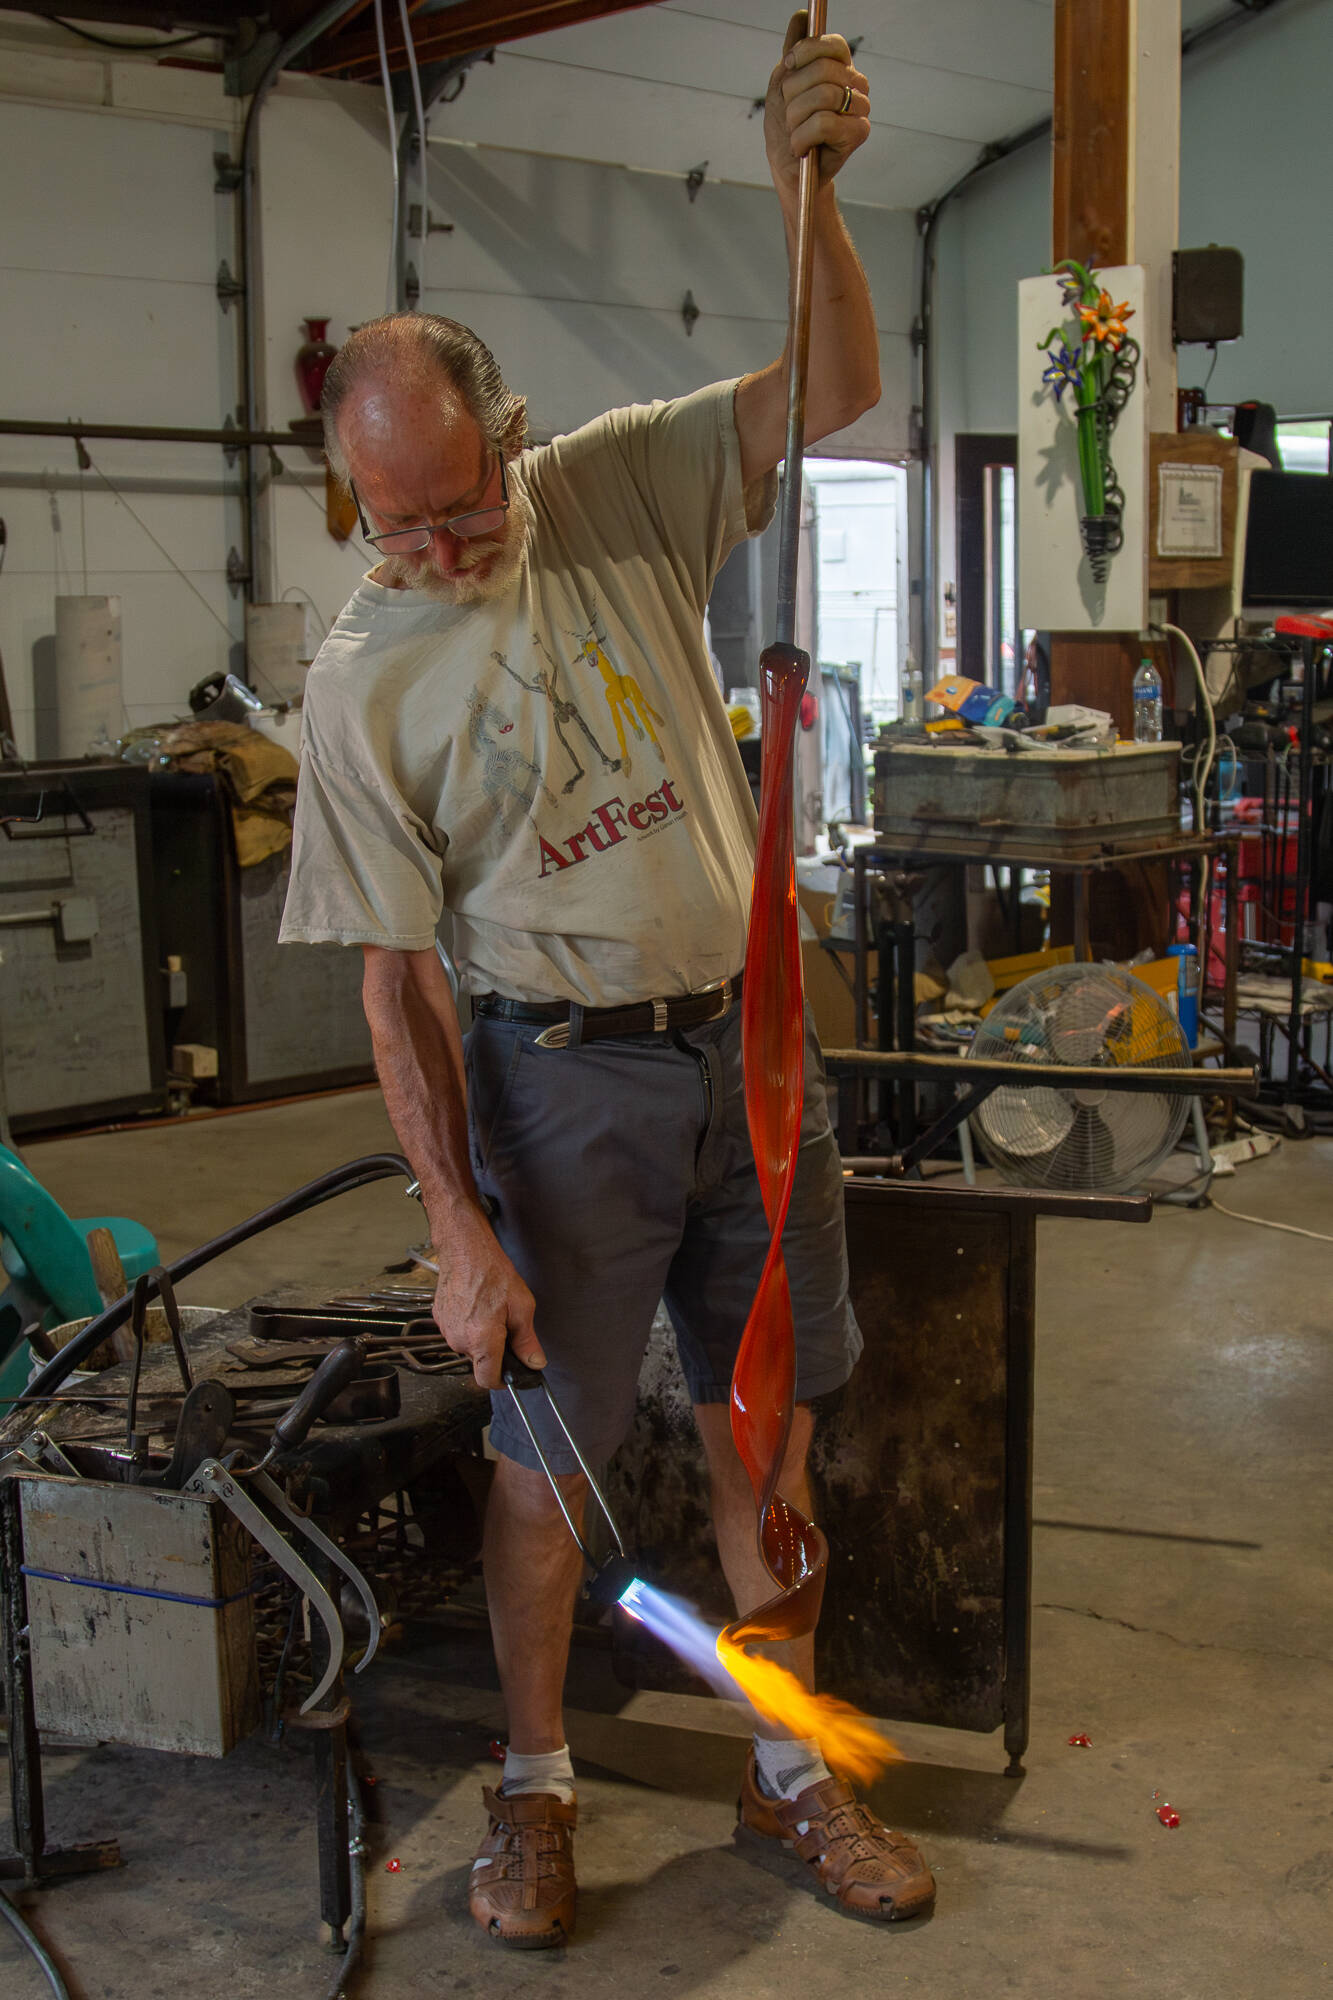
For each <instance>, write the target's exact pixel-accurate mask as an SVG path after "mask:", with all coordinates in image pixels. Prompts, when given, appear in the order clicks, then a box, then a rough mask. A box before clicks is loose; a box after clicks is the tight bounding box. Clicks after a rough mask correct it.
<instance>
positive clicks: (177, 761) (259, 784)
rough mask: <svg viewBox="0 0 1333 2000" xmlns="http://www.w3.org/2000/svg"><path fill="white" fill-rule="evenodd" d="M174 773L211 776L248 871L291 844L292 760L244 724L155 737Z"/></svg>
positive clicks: (180, 727)
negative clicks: (216, 777)
mask: <svg viewBox="0 0 1333 2000" xmlns="http://www.w3.org/2000/svg"><path fill="white" fill-rule="evenodd" d="M158 744H159V747H160V751H161V754H162V756H163V757H168V758H170V760H171V764H172V767H173V768H174V769H175V770H177V771H216V772H217V773H218V774H219V776H220V777H221V779H222V783H223V786H224V789H225V790H226V792H227V795H228V799H229V802H230V805H231V828H232V838H233V839H234V841H235V843H236V860H237V863H238V864H239V866H240V867H242V868H253V867H255V866H256V865H257V863H259V862H260V861H267V859H268V857H269V856H270V855H271V854H281V853H283V852H284V851H285V850H286V849H287V848H288V847H289V846H290V845H291V838H292V808H293V806H294V805H295V803H296V772H297V764H296V759H295V757H293V755H292V753H291V751H290V750H285V749H284V748H283V746H282V744H281V743H274V742H273V741H272V740H271V739H270V738H269V737H267V736H263V735H261V734H260V732H259V730H257V729H251V727H250V725H249V724H248V723H246V722H181V723H177V724H175V725H174V726H172V727H171V728H167V729H163V730H161V731H159V732H158Z"/></svg>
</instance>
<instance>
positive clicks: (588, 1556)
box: [500, 1343, 638, 1607]
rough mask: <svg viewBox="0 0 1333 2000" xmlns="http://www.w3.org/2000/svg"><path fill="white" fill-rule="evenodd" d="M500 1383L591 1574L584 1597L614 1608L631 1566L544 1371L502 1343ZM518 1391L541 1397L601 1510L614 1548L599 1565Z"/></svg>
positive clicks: (627, 1582) (629, 1581)
mask: <svg viewBox="0 0 1333 2000" xmlns="http://www.w3.org/2000/svg"><path fill="white" fill-rule="evenodd" d="M500 1380H501V1381H502V1382H503V1383H504V1386H505V1388H506V1389H507V1390H508V1391H509V1396H510V1400H511V1402H512V1403H513V1405H514V1408H515V1409H516V1410H517V1412H518V1420H519V1422H520V1423H521V1424H522V1426H523V1428H524V1430H525V1431H526V1432H527V1435H528V1443H529V1444H530V1445H531V1446H532V1449H533V1451H534V1452H535V1453H536V1454H537V1463H538V1464H539V1465H540V1467H541V1469H542V1471H543V1472H544V1473H545V1474H546V1478H547V1481H548V1483H549V1485H550V1488H551V1491H552V1493H554V1495H555V1500H556V1505H557V1506H558V1507H559V1509H560V1512H561V1513H562V1514H563V1515H564V1517H565V1525H566V1527H567V1528H568V1529H569V1532H570V1534H571V1535H572V1536H573V1537H574V1540H575V1542H576V1544H577V1545H578V1550H579V1553H580V1555H581V1556H582V1557H583V1560H584V1562H586V1563H587V1565H588V1568H589V1569H590V1570H591V1571H592V1575H591V1577H590V1578H589V1579H588V1581H587V1583H586V1584H585V1585H584V1587H583V1589H584V1595H585V1596H586V1597H587V1598H588V1599H589V1600H590V1602H591V1603H593V1604H600V1605H604V1606H608V1607H609V1606H611V1605H615V1604H618V1603H619V1602H620V1600H621V1598H622V1597H623V1596H624V1595H625V1592H626V1591H627V1590H628V1589H629V1587H630V1585H631V1584H632V1583H635V1582H637V1581H638V1578H637V1576H636V1574H635V1569H634V1565H633V1563H632V1562H631V1561H630V1559H629V1557H628V1556H627V1555H626V1553H625V1544H624V1542H623V1541H622V1540H621V1538H620V1530H619V1528H618V1527H617V1526H616V1523H615V1518H614V1516H613V1515H612V1512H611V1509H610V1507H609V1506H608V1505H607V1502H606V1495H605V1494H604V1493H603V1491H602V1489H601V1487H600V1486H599V1485H598V1483H597V1480H596V1479H595V1478H594V1476H593V1472H592V1468H591V1467H590V1465H589V1464H588V1461H587V1459H586V1458H585V1457H584V1456H583V1453H582V1452H581V1451H580V1450H579V1447H578V1445H577V1443H576V1442H575V1440H574V1434H573V1432H572V1431H571V1430H570V1428H569V1425H568V1424H567V1423H566V1422H565V1419H564V1414H563V1412H562V1411H561V1408H560V1405H559V1403H558V1402H557V1401H556V1399H555V1396H554V1394H553V1393H552V1390H551V1385H550V1383H549V1382H548V1381H547V1379H546V1373H545V1370H544V1369H541V1368H534V1367H533V1366H532V1364H531V1363H530V1362H528V1361H520V1360H519V1358H518V1356H517V1355H516V1354H515V1352H514V1350H513V1348H512V1347H510V1346H509V1345H508V1344H507V1343H506V1346H505V1351H504V1358H503V1360H502V1362H501V1364H500ZM522 1389H540V1390H541V1391H542V1392H543V1393H544V1395H545V1397H546V1401H547V1403H548V1404H549V1405H550V1410H551V1415H552V1416H553V1417H554V1418H555V1420H556V1422H557V1423H558V1424H559V1426H560V1428H561V1430H562V1431H563V1432H564V1434H565V1442H566V1443H567V1444H568V1446H569V1448H570V1450H571V1451H572V1452H573V1454H574V1456H575V1458H576V1459H577V1460H578V1465H579V1470H580V1472H581V1473H582V1474H583V1476H584V1478H585V1479H586V1480H587V1482H588V1486H589V1489H590V1491H591V1493H592V1496H593V1498H594V1500H596V1502H597V1505H598V1507H599V1508H600V1509H601V1513H602V1518H603V1520H604V1521H605V1522H606V1525H607V1527H608V1528H609V1529H610V1530H611V1539H612V1541H613V1542H614V1543H615V1545H616V1546H615V1552H614V1553H613V1554H612V1555H609V1556H606V1557H605V1558H604V1559H603V1560H602V1561H601V1562H600V1563H599V1562H598V1560H597V1558H596V1556H595V1555H594V1554H593V1552H592V1550H591V1549H590V1548H589V1547H588V1544H587V1542H586V1541H585V1540H584V1539H583V1536H582V1534H581V1533H580V1531H579V1528H578V1524H577V1523H576V1521H575V1519H574V1516H573V1515H572V1514H571V1513H570V1511H569V1507H568V1504H567V1503H566V1500H565V1496H564V1494H563V1493H562V1492H561V1491H560V1482H559V1480H558V1479H557V1478H556V1476H555V1473H554V1472H553V1471H552V1469H551V1465H550V1461H549V1460H548V1458H547V1456H546V1453H545V1452H544V1451H543V1450H542V1447H541V1444H540V1443H539V1441H538V1438H537V1433H536V1431H535V1430H534V1429H533V1427H532V1422H531V1420H530V1418H529V1416H528V1413H527V1411H526V1410H525V1409H524V1407H523V1399H522V1396H521V1395H520V1394H519V1391H520V1390H522Z"/></svg>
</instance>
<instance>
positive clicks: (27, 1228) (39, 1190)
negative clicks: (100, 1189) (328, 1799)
mask: <svg viewBox="0 0 1333 2000" xmlns="http://www.w3.org/2000/svg"><path fill="white" fill-rule="evenodd" d="M90 1229H109V1230H110V1231H111V1235H112V1237H113V1239H114V1241H115V1245H116V1249H117V1250H118V1251H119V1252H120V1261H121V1263H122V1264H123V1265H124V1267H125V1276H126V1278H127V1279H128V1280H129V1282H130V1283H131V1284H132V1283H133V1282H134V1280H135V1279H136V1278H138V1277H140V1276H142V1274H143V1273H144V1272H146V1271H152V1270H154V1269H156V1267H157V1265H158V1264H159V1263H160V1262H161V1261H162V1260H161V1258H160V1257H159V1255H158V1248H157V1239H156V1238H155V1237H154V1236H153V1235H152V1233H151V1231H149V1230H147V1229H145V1228H144V1226H143V1224H142V1223H140V1222H131V1221H130V1220H129V1219H128V1218H127V1217H125V1216H123V1215H84V1216H79V1217H77V1218H75V1217H72V1216H68V1215H66V1213H65V1211H64V1209H63V1208H62V1207H61V1206H60V1203H59V1202H58V1201H56V1200H55V1198H54V1196H52V1195H49V1194H48V1193H47V1191H46V1189H45V1188H44V1187H43V1186H42V1184H41V1182H40V1181H39V1180H37V1179H35V1178H34V1176H33V1175H32V1174H31V1173H30V1172H29V1170H28V1169H27V1167H25V1166H24V1164H23V1162H22V1160H20V1159H19V1158H18V1156H17V1154H14V1153H11V1152H10V1151H9V1149H8V1148H7V1147H5V1146H0V1263H3V1266H4V1270H5V1273H6V1275H7V1276H8V1279H9V1283H8V1285H7V1286H6V1287H5V1289H4V1290H3V1291H0V1409H2V1408H3V1405H4V1403H5V1400H6V1398H7V1397H9V1396H16V1395H19V1394H21V1392H22V1385H23V1383H24V1382H26V1380H27V1378H28V1372H29V1365H30V1364H29V1350H28V1343H27V1341H26V1340H25V1339H24V1338H23V1329H24V1327H25V1326H28V1325H30V1324H31V1323H32V1321H33V1320H34V1319H40V1321H41V1324H42V1325H43V1326H47V1327H51V1326H61V1325H63V1324H64V1322H65V1321H66V1320H70V1319H87V1318H89V1317H91V1316H92V1315H93V1314H94V1313H98V1312H100V1311H101V1310H102V1301H101V1298H100V1297H99V1295H98V1290H97V1281H96V1279H95V1278H94V1276H93V1266H92V1259H91V1258H90V1257H89V1255H88V1231H89V1230H90Z"/></svg>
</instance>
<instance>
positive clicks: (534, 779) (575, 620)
mask: <svg viewBox="0 0 1333 2000" xmlns="http://www.w3.org/2000/svg"><path fill="white" fill-rule="evenodd" d="M735 388H736V385H735V383H734V382H725V383H718V384H715V385H714V386H712V387H710V388H707V389H700V390H698V391H696V392H695V394H693V395H691V396H686V397H683V398H681V399H680V400H679V401H676V402H671V403H654V404H652V405H651V406H640V407H635V408H633V409H625V410H612V411H610V412H609V413H608V414H607V415H606V416H604V417H599V418H598V419H597V420H596V422H594V423H591V424H588V425H586V426H585V427H584V428H583V429H582V430H578V431H574V432H573V433H571V435H570V436H568V437H563V438H557V439H556V440H555V442H554V443H553V444H550V445H547V446H545V447H543V448H540V449H538V450H535V451H529V452H525V453H524V454H523V456H522V458H521V459H520V460H519V461H518V464H517V465H516V466H515V467H514V468H513V469H512V470H511V475H510V476H511V482H513V483H518V482H521V483H522V485H523V486H524V488H525V489H526V491H527V494H528V496H529V498H530V499H531V502H532V506H533V510H534V513H535V526H534V528H533V530H532V533H531V535H530V537H529V541H528V546H527V551H526V555H525V558H524V562H523V566H522V569H521V571H520V572H519V575H518V577H517V578H516V580H515V582H514V584H513V585H512V586H511V587H510V589H509V590H508V591H507V592H506V593H505V595H504V596H503V597H501V598H499V599H497V600H496V601H495V602H494V603H486V604H480V605H467V606H453V605H447V604H442V603H440V602H439V601H438V600H437V599H435V598H432V597H430V596H428V595H426V594H425V593H424V592H421V591H413V590H390V589H386V588H384V587H383V586H382V585H380V584H377V583H372V582H370V581H369V580H366V581H364V582H363V583H362V584H361V586H360V588H359V589H358V590H357V591H356V593H355V595H354V596H353V597H352V599H351V602H350V603H349V604H348V605H347V607H346V609H345V610H344V611H343V613H342V616H341V617H340V618H339V619H338V622H337V623H336V625H335V626H334V627H333V630H332V631H331V632H330V634H329V636H328V638H327V639H326V640H325V642H324V644H323V646H322V647H321V648H320V651H319V656H318V658H317V659H316V661H315V663H314V665H313V666H312V667H311V669H310V673H309V676H308V678H307V682H306V696H305V723H304V731H303V738H302V748H301V779H300V785H299V787H298V791H297V803H296V824H295V835H294V844H293V851H292V875H291V886H290V889H289V891H288V895H287V906H286V909H285V912H284V915H283V923H282V933H281V935H282V939H283V941H284V942H290V941H297V942H302V943H308V944H316V943H323V942H327V941H330V940H332V941H335V942H337V943H341V944H375V945H385V946H388V947H391V948H393V949H397V950H402V951H422V950H426V949H427V948H428V947H429V946H430V945H432V944H433V943H434V942H435V939H436V937H437V935H438V936H439V938H440V940H441V942H442V943H443V944H444V946H445V948H446V949H447V951H448V952H449V954H450V957H451V958H452V959H453V961H454V964H455V966H456V967H457V969H458V972H459V976H460V980H461V984H462V987H463V989H464V991H466V992H470V993H484V992H496V993H503V994H507V995H509V996H511V997H512V998H515V999H519V1000H550V999H569V1000H576V1001H580V1002H582V1003H583V1004H584V1005H585V1006H596V1007H602V1006H612V1005H616V1004H618V1003H620V1002H624V1001H631V1000H642V999H646V998H649V997H652V996H659V995H660V996H663V997H669V996H671V995H673V994H680V993H688V992H691V991H693V990H695V989H697V988H698V987H701V986H705V985H707V984H709V983H710V982H711V981H714V980H718V979H721V978H724V977H726V976H727V975H728V974H730V973H734V972H735V971H737V970H738V968H739V967H740V966H741V965H742V964H743V962H744V958H745V927H746V919H747V916H748V911H749V900H750V879H751V872H752V868H753V861H754V810H753V805H752V801H751V797H750V792H749V787H748V784H747V782H746V778H745V774H744V771H743V769H742V767H741V762H740V757H739V754H738V752H737V750H736V746H735V742H734V739H733V737H732V732H731V729H730V726H729V724H728V722H727V718H726V711H725V709H724V707H723V704H722V699H721V696H720V694H719V692H718V688H717V684H716V682H715V680H714V678H713V674H712V670H711V668H710V665H709V661H708V656H707V652H706V650H705V646H704V639H703V614H704V607H705V605H706V604H707V601H708V595H709V591H710V589H711V587H712V583H713V579H714V577H715V576H716V574H717V571H718V568H719V566H720V565H721V563H722V561H723V559H724V557H725V556H726V555H727V553H728V552H729V551H730V550H731V549H732V548H733V547H734V546H735V544H736V543H737V542H738V541H740V540H741V539H743V537H744V536H745V535H746V534H747V533H754V532H756V531H757V530H758V529H760V528H762V527H764V526H765V525H766V524H767V522H768V520H769V519H770V518H771V515H772V512H773V505H774V499H775V493H776V481H775V480H773V479H772V478H769V479H767V480H764V481H762V482H759V483H757V484H756V485H755V486H753V487H751V488H750V489H749V490H748V492H747V491H746V490H745V489H744V488H743V487H742V482H741V470H740V447H739V442H738V440H737V436H736V425H735V417H734V398H735Z"/></svg>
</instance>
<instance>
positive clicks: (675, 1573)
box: [608, 1178, 1152, 1777]
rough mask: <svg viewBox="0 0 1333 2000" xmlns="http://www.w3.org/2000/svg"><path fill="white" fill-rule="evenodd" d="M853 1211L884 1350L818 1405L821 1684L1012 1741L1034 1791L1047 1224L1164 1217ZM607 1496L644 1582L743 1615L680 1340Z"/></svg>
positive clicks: (671, 1674)
mask: <svg viewBox="0 0 1333 2000" xmlns="http://www.w3.org/2000/svg"><path fill="white" fill-rule="evenodd" d="M846 1199H847V1247H848V1255H849V1259H850V1266H851V1297H852V1304H853V1306H854V1308H855V1311H856V1315H857V1319H858V1321H859V1322H860V1326H861V1330H862V1332H863V1334H864V1336H865V1351H864V1353H863V1355H862V1357H861V1360H860V1362H859V1363H858V1365H857V1371H856V1374H855V1376H854V1377H853V1379H852V1382H851V1384H850V1385H849V1387H848V1388H847V1390H846V1391H844V1392H842V1393H840V1394H839V1395H836V1396H831V1397H826V1398H823V1399H822V1400H821V1401H820V1402H819V1403H817V1404H816V1405H815V1413H816V1425H815V1438H814V1445H813V1448H812V1452H811V1481H812V1485H813V1488H814V1493H815V1503H816V1504H815V1515H816V1518H817V1519H818V1520H819V1521H820V1523H821V1524H822V1525H823V1526H824V1528H825V1529H826V1531H827V1533H828V1538H829V1543H830V1557H829V1569H828V1582H827V1586H826V1590H825V1597H824V1610H823V1615H822V1617H821V1619H820V1622H819V1628H818V1633H817V1640H816V1644H817V1659H818V1667H817V1671H818V1677H819V1684H820V1685H821V1686H824V1687H827V1688H829V1689H830V1690H831V1691H832V1692H833V1693H835V1694H838V1695H841V1696H843V1697H845V1698H846V1699H848V1700H851V1701H854V1702H857V1703H858V1704H860V1705H861V1706H862V1707H863V1708H865V1709H867V1710H868V1711H869V1712H870V1713H871V1714H872V1715H877V1716H883V1717H886V1718H889V1719H896V1720H900V1721H914V1722H927V1723H934V1724H938V1725H942V1726H944V1727H948V1728H954V1729H968V1730H981V1731H990V1730H993V1729H996V1728H1003V1731H1004V1747H1005V1750H1006V1752H1007V1754H1008V1759H1009V1762H1008V1767H1007V1768H1008V1773H1009V1775H1010V1776H1013V1777H1017V1776H1019V1775H1021V1772H1022V1756H1023V1752H1024V1750H1025V1748H1026V1746H1027V1740H1028V1710H1029V1688H1030V1649H1031V1573H1032V1572H1031V1565H1032V1389H1033V1372H1034V1364H1035V1355H1036V1264H1037V1222H1038V1220H1039V1219H1043V1218H1051V1219H1059V1218H1064V1219H1069V1220H1085V1221H1086V1220H1100V1221H1120V1222H1147V1221H1148V1220H1149V1219H1150V1217H1151V1214H1152V1203H1151V1202H1150V1201H1148V1200H1146V1199H1144V1198H1141V1197H1131V1196H1099V1195H1058V1194H1036V1193H1029V1192H1027V1191H1025V1190H1023V1189H1018V1188H1005V1189H998V1190H990V1189H985V1190H981V1189H970V1188H958V1187H939V1186H930V1185H923V1184H921V1183H918V1182H903V1181H898V1182H886V1181H881V1180H871V1179H866V1180H862V1179H859V1178H858V1179H854V1180H852V1181H850V1182H849V1183H848V1186H847V1196H846ZM608 1493H609V1497H610V1501H611V1506H612V1510H613V1512H615V1513H616V1515H617V1518H618V1520H619V1521H620V1525H621V1530H622V1532H623V1533H624V1534H625V1537H626V1541H627V1544H628V1546H629V1547H630V1548H631V1549H634V1550H635V1551H636V1552H637V1553H638V1555H639V1557H640V1559H641V1563H642V1567H643V1571H644V1574H645V1575H646V1576H648V1577H650V1578H651V1579H652V1581H653V1582H655V1583H660V1584H661V1585H662V1587H663V1588H665V1589H667V1590H671V1591H674V1592H677V1593H678V1594H679V1595H680V1596H682V1597H685V1598H687V1599H688V1600H689V1601H690V1602H691V1603H693V1604H701V1605H703V1606H705V1607H709V1608H713V1607H715V1608H716V1609H717V1611H718V1614H719V1615H720V1616H725V1615H729V1613H728V1610H727V1606H726V1603H725V1600H724V1599H719V1597H718V1587H719V1585H718V1572H717V1562H716V1556H715V1554H714V1549H713V1537H712V1528H711V1525H710V1521H709V1514H708V1478H707V1472H706V1467H705V1464H704V1459H703V1452H702V1447H701V1445H700V1443H699V1440H698V1436H697V1434H696V1432H695V1430H694V1426H693V1423H692V1421H691V1418H690V1412H689V1407H688V1401H687V1398H686V1393H685V1390H684V1388H683V1386H682V1385H681V1384H680V1382H679V1380H678V1378H677V1375H676V1372H675V1370H674V1368H673V1367H672V1366H671V1365H670V1363H669V1359H668V1357H667V1355H666V1353H665V1351H664V1343H663V1340H662V1338H661V1337H660V1336H658V1337H655V1339H654V1344H653V1346H652V1348H650V1352H649V1362H648V1367H647V1370H646V1372H645V1376H644V1379H643V1381H642V1383H641V1385H640V1393H639V1406H638V1414H637V1417H636V1421H635V1427H634V1431H633V1433H632V1435H631V1437H630V1439H629V1441H628V1443H627V1444H626V1445H625V1446H624V1447H623V1448H622V1450H621V1451H620V1453H619V1454H618V1455H617V1457H616V1458H615V1459H614V1460H613V1462H612V1467H611V1471H610V1474H609V1481H608ZM614 1636H615V1664H616V1672H617V1675H618V1677H619V1678H620V1679H621V1680H622V1681H624V1682H625V1683H626V1684H627V1685H628V1686H630V1687H642V1688H660V1689H666V1690H674V1691H695V1692H702V1691H703V1690H702V1688H701V1687H700V1684H698V1683H697V1682H695V1681H694V1680H693V1679H692V1676H691V1675H690V1673H689V1670H688V1669H687V1668H684V1667H682V1666H681V1665H680V1663H679V1662H678V1661H677V1660H676V1659H675V1658H674V1657H673V1656H672V1655H671V1654H669V1653H668V1652H667V1651H666V1650H665V1648H664V1647H663V1646H662V1645H661V1644H660V1643H659V1642H658V1641H657V1640H656V1639H654V1638H653V1637H652V1636H651V1634H649V1633H648V1632H647V1631H646V1630H645V1628H644V1627H643V1626H642V1625H639V1624H637V1623H635V1622H634V1621H633V1620H632V1619H630V1618H629V1617H627V1616H626V1615H625V1614H624V1613H622V1612H618V1613H617V1614H616V1623H615V1634H614Z"/></svg>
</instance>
